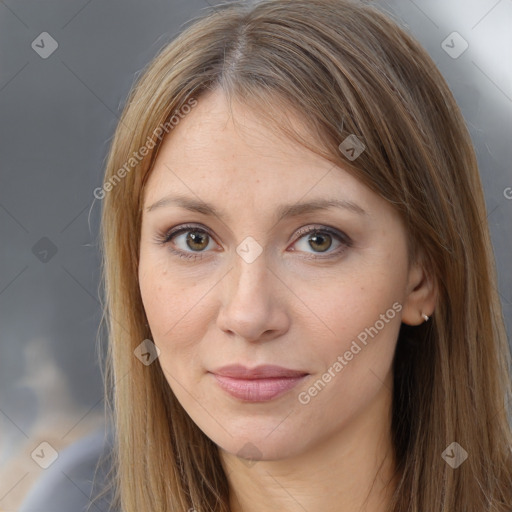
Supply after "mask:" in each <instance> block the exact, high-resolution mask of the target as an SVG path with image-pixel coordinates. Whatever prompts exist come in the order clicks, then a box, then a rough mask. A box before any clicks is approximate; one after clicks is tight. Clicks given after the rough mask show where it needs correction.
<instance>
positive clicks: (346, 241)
mask: <svg viewBox="0 0 512 512" xmlns="http://www.w3.org/2000/svg"><path fill="white" fill-rule="evenodd" d="M188 231H195V232H198V233H203V234H206V235H208V236H209V237H210V238H213V236H212V235H211V234H210V233H209V231H208V230H206V229H204V228H201V227H199V226H197V225H194V224H184V225H183V226H180V227H179V228H178V229H174V230H173V229H171V230H167V231H163V232H158V233H157V234H156V235H155V237H154V241H155V242H156V243H157V244H159V245H167V244H168V243H169V242H170V241H171V240H172V239H173V238H175V237H176V236H178V235H181V234H182V233H186V232H188ZM310 233H314V234H319V233H322V234H324V233H327V234H329V235H331V236H332V237H334V238H336V239H337V240H338V241H339V242H341V244H342V245H341V246H340V247H339V248H338V249H335V250H334V251H332V252H330V253H329V254H328V255H327V256H314V255H311V256H303V258H304V259H313V260H322V259H324V260H325V259H330V258H334V257H336V256H340V255H341V254H342V253H343V252H344V251H345V250H346V249H347V248H349V247H352V245H353V242H352V239H351V238H350V237H349V236H348V235H346V234H345V233H343V232H338V231H337V230H334V229H332V228H329V227H317V226H314V227H313V226H308V227H306V228H301V229H299V230H298V231H297V233H295V236H298V237H299V238H298V240H300V239H301V238H303V237H304V236H305V235H308V234H310ZM298 240H297V241H298ZM169 251H171V253H173V254H175V255H177V256H179V257H180V258H184V259H187V260H193V261H195V260H198V259H199V260H200V259H202V258H203V256H204V251H203V252H197V253H194V252H185V251H182V250H177V249H173V248H172V247H169Z"/></svg>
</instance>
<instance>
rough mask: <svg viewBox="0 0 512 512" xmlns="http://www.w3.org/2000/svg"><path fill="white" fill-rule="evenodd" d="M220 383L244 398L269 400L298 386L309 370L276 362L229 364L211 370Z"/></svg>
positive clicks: (240, 398)
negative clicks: (305, 370)
mask: <svg viewBox="0 0 512 512" xmlns="http://www.w3.org/2000/svg"><path fill="white" fill-rule="evenodd" d="M210 373H211V374H212V375H213V376H214V377H215V379H216V381H217V383H218V385H219V387H220V388H221V389H223V390H224V391H225V392H227V393H228V394H229V395H231V396H232V397H234V398H237V399H238V400H242V401H244V402H267V401H269V400H272V399H275V398H277V397H279V396H281V395H283V394H284V393H286V392H287V391H289V390H290V389H292V388H294V387H295V386H297V385H298V384H299V383H300V382H301V381H302V380H304V378H305V377H306V376H308V375H309V374H308V373H307V372H304V371H300V370H292V369H290V368H283V367H281V366H275V365H262V366H257V367H256V368H251V369H249V368H246V367H244V366H242V365H229V366H224V367H222V368H219V369H217V370H214V371H212V372H210Z"/></svg>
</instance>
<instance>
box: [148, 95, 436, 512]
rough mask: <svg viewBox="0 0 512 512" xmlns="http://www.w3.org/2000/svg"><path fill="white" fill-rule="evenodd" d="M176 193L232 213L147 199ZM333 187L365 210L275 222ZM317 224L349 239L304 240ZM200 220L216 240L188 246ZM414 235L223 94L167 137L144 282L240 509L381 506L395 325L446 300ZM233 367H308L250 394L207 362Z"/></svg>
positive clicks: (154, 326) (154, 188)
mask: <svg viewBox="0 0 512 512" xmlns="http://www.w3.org/2000/svg"><path fill="white" fill-rule="evenodd" d="M234 120H235V121H236V123H235V122H234ZM295 122H297V125H296V126H297V127H299V123H298V121H295ZM299 129H300V127H299ZM170 194H174V195H176V194H180V195H184V196H187V197H189V198H191V199H196V200H197V199H199V200H201V201H205V202H208V203H212V204H213V205H214V206H215V207H216V208H218V209H219V210H222V212H223V213H224V214H225V216H223V217H218V216H215V215H206V214H204V213H199V212H192V211H189V210H187V209H184V208H182V207H180V206H177V205H176V204H168V205H164V206H160V207H155V208H153V209H151V210H149V209H148V208H149V207H150V206H151V205H153V204H154V203H155V202H157V201H159V200H161V199H162V198H164V197H166V196H168V195H170ZM326 198H335V199H345V200H347V201H352V202H353V203H356V204H357V205H358V206H359V207H360V208H362V209H364V210H365V212H366V213H365V214H359V213H356V212H354V211H352V210H349V209H339V208H329V209H324V210H319V211H315V212H310V213H303V214H302V215H300V216H298V217H290V218H286V219H284V220H281V221H279V222H276V219H275V212H276V210H277V208H278V207H279V206H280V205H282V204H296V203H298V202H304V201H310V200H313V199H326ZM183 224H194V226H193V227H192V228H189V231H188V232H185V233H180V234H178V235H177V236H176V237H175V238H173V239H172V240H171V241H168V242H167V243H166V244H162V243H158V242H157V241H156V240H155V237H156V236H158V234H159V233H160V234H165V233H166V232H169V231H170V230H171V229H172V228H174V227H178V226H181V225H183ZM308 226H312V227H317V228H319V229H320V230H321V229H322V228H326V227H330V228H332V229H334V230H337V231H339V232H340V233H341V234H343V233H344V234H346V235H348V236H349V237H350V239H351V240H352V243H351V244H350V245H349V246H347V245H345V244H344V242H343V239H341V240H342V241H339V240H338V239H337V238H336V237H335V236H332V238H331V237H329V234H325V231H323V232H322V233H323V236H324V238H321V239H320V241H317V243H316V244H315V243H314V240H315V239H314V234H307V233H306V234H299V235H297V231H298V230H299V228H303V227H308ZM197 228H202V229H203V230H206V231H209V233H210V235H204V237H205V238H202V239H201V238H199V242H197V241H196V245H194V243H193V242H192V243H191V242H190V241H189V243H188V244H187V238H186V237H187V234H189V235H190V234H191V233H192V234H195V235H196V237H197V236H198V235H200V234H201V233H197V231H194V230H195V229H197ZM249 236H250V237H252V238H253V239H255V240H256V241H257V243H258V244H259V246H261V248H262V249H263V252H261V254H259V256H258V257H257V258H256V259H255V260H254V261H252V262H251V263H248V262H247V261H246V260H244V258H242V257H241V256H240V255H239V254H238V253H237V247H238V246H240V244H241V243H242V242H243V241H244V240H245V239H246V238H247V237H249ZM325 237H327V238H325ZM196 240H197V238H196ZM329 242H331V245H330V247H329ZM406 242H407V234H406V232H405V229H404V226H403V223H402V221H401V219H400V218H399V216H398V214H397V213H396V212H395V210H393V208H392V207H391V206H390V205H389V204H388V203H387V202H386V201H385V200H384V199H382V198H380V197H379V196H378V195H376V194H375V193H373V192H372V191H371V190H370V189H368V188H367V187H366V186H365V185H363V184H362V183H361V182H359V181H358V180H356V179H355V178H354V177H353V176H352V175H350V174H349V173H348V172H346V171H345V170H343V169H342V168H340V167H336V166H333V164H332V163H331V162H328V161H326V160H324V159H323V158H321V157H320V156H318V155H315V154H314V153H312V152H310V151H308V150H307V149H305V148H303V147H301V146H298V145H296V144H295V143H293V142H291V141H290V140H287V139H285V138H284V137H281V138H279V137H277V136H276V134H275V133H273V132H271V131H270V130H269V128H268V127H265V125H264V124H263V123H262V121H260V120H259V119H258V117H257V116H256V115H255V114H254V112H253V111H251V110H250V109H249V108H248V107H246V106H243V105H241V104H238V103H236V104H235V103H234V104H233V105H232V110H231V112H230V108H229V105H228V104H227V102H226V99H225V97H224V96H223V94H222V93H221V92H220V91H214V92H212V93H209V95H208V96H202V97H201V98H200V99H199V101H198V105H197V106H196V107H194V108H193V109H192V111H191V112H190V113H189V114H188V115H187V116H186V117H185V118H184V119H182V120H181V121H180V123H179V124H178V125H177V126H176V127H175V128H174V129H173V130H172V131H171V132H170V134H169V135H168V136H167V137H166V139H165V140H164V142H163V145H162V147H161V148H160V152H159V154H158V157H157V160H156V163H155V166H154V169H153V171H152V174H151V176H150V177H149V180H148V182H147V184H146V188H145V192H144V210H143V216H142V228H141V244H140V264H139V282H140V291H141V296H142V300H143V303H144V308H145V311H146V314H147V318H148V321H149V325H150V328H151V332H152V335H153V340H154V342H155V344H156V345H157V346H158V347H159V349H160V351H161V353H160V358H159V359H160V364H161V366H162V368H163V370H164V373H165V376H166V379H167V382H168V383H169V386H170V387H171V389H172V391H173V392H174V393H175V395H176V397H177V398H178V400H179V401H180V403H181V404H182V405H183V407H184V409H185V410H186V411H187V413H188V414H189V415H190V417H191V418H192V419H193V421H194V422H195V423H196V424H197V425H198V427H199V428H200V429H201V430H202V431H203V432H204V433H205V434H206V435H207V436H208V437H210V438H211V439H212V440H213V441H214V442H215V443H216V444H217V445H218V446H219V450H220V455H221V460H222V464H223V467H224V469H225V471H226V474H227V475H228V480H229V484H230V501H231V508H232V510H233V511H235V512H238V511H242V510H243V511H244V512H252V511H256V510H257V511H258V512H266V511H275V510H283V511H290V512H294V511H301V512H303V511H304V510H308V511H316V510H322V511H326V512H331V511H332V512H334V511H336V512H349V511H350V512H353V511H359V510H361V511H362V510H365V511H367V512H384V511H385V510H386V505H387V503H388V500H389V497H390V494H391V492H392V490H393V482H390V485H389V486H388V487H387V488H386V485H385V484H386V483H388V482H389V481H390V475H391V472H392V471H393V469H394V461H393V457H392V449H391V446H392V445H391V430H390V425H391V398H392V371H391V365H392V360H393V354H394V349H395V346H396V341H397V336H398V332H399V328H400V323H401V322H405V323H408V324H410V325H418V324H420V323H422V322H423V321H424V320H423V318H422V317H421V313H425V314H427V315H429V316H430V314H431V313H432V311H433V309H434V306H435V297H436V290H435V286H434V283H432V281H431V280H430V278H429V277H428V275H427V274H426V273H425V271H424V269H423V268H422V267H421V265H419V264H416V263H414V264H413V262H409V261H408V256H407V245H406ZM242 247H243V244H242ZM339 247H341V248H343V250H342V252H341V253H339V254H337V255H336V251H337V249H338V248H339ZM171 248H174V249H176V250H181V251H183V252H184V253H188V254H192V255H194V254H195V255H198V254H199V255H202V258H199V259H196V260H189V259H184V258H182V257H180V256H178V255H175V254H173V253H172V252H171V251H170V249H171ZM324 249H325V252H322V251H323V250H324ZM252 250H254V249H252ZM329 255H331V257H330V258H329V257H326V256H329ZM315 256H319V258H317V259H314V257H315ZM322 256H323V259H322V258H321V257H322ZM308 257H309V258H308ZM394 303H398V304H399V305H400V306H401V310H400V311H399V312H396V315H395V316H394V318H392V319H389V318H388V317H387V316H386V318H387V319H388V321H387V322H385V323H384V327H383V328H381V329H380V330H379V331H378V334H377V335H374V337H373V338H368V342H367V345H366V346H363V345H362V344H361V343H359V345H360V346H361V347H362V349H361V351H360V352H358V353H357V354H356V355H354V356H353V358H352V359H351V360H350V361H346V359H344V360H345V361H346V362H347V364H346V365H344V366H343V369H342V370H341V371H338V372H336V371H334V372H333V370H332V367H333V363H335V362H336V361H337V360H338V361H339V359H338V356H340V355H341V356H343V355H344V354H345V353H346V352H347V351H348V350H349V349H350V346H351V343H352V342H353V341H354V340H356V339H357V336H358V334H360V333H362V332H363V331H364V330H365V328H369V327H370V326H375V325H376V321H377V320H379V319H380V318H382V317H381V315H383V314H384V315H386V311H388V310H389V309H390V308H392V305H393V304H394ZM232 363H240V364H243V365H245V366H247V367H250V368H252V367H254V366H257V365H260V364H277V365H280V366H284V367H286V368H292V369H296V370H302V371H304V372H307V373H308V374H309V375H308V376H307V377H306V378H305V379H304V380H303V381H302V382H301V383H300V385H299V386H297V387H296V388H293V389H291V390H289V391H287V392H286V393H285V394H284V395H281V396H280V397H278V398H275V399H272V400H270V401H267V402H258V403H250V402H243V401H241V400H238V399H235V398H233V397H232V396H230V395H228V394H227V393H226V392H225V391H224V390H222V389H221V388H220V387H219V386H218V384H217V382H216V380H215V378H214V377H213V375H212V374H211V373H209V371H211V370H213V369H216V368H219V367H221V366H224V365H227V364H232ZM329 368H331V379H330V381H329V382H328V383H327V384H326V385H325V387H324V388H323V389H321V391H320V392H317V394H316V395H315V396H310V401H309V402H308V403H301V402H300V401H299V394H300V393H301V392H302V393H303V395H302V396H303V397H304V393H307V391H308V389H310V388H311V386H312V385H313V383H315V382H316V381H318V379H321V378H322V375H323V374H325V372H326V371H328V369H329ZM333 373H334V375H335V376H334V377H333V376H332V374H333ZM251 457H252V459H255V460H251ZM372 484H373V485H372Z"/></svg>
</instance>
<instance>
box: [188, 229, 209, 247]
mask: <svg viewBox="0 0 512 512" xmlns="http://www.w3.org/2000/svg"><path fill="white" fill-rule="evenodd" d="M207 237H208V235H207V234H206V233H200V232H199V231H189V232H188V235H187V245H188V246H189V247H190V248H191V249H195V250H201V249H204V248H205V247H207V246H208V242H207V241H206V244H204V242H205V240H207ZM201 242H202V243H201ZM190 243H191V244H192V245H190ZM198 246H199V247H198Z"/></svg>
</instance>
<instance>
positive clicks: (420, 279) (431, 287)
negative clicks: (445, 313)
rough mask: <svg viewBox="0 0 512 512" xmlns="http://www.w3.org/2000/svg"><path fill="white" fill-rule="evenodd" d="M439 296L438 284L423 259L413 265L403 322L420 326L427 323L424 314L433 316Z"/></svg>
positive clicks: (403, 311)
mask: <svg viewBox="0 0 512 512" xmlns="http://www.w3.org/2000/svg"><path fill="white" fill-rule="evenodd" d="M437 295H438V287H437V282H436V280H435V279H434V278H433V276H432V274H431V273H430V272H428V271H427V269H426V268H425V265H424V264H423V262H422V261H421V258H420V259H419V260H418V261H417V262H416V263H414V264H413V265H411V267H410V269H409V276H408V282H407V289H406V298H405V300H404V307H403V309H402V322H403V323H404V324H408V325H420V324H422V323H424V322H425V319H424V318H423V317H422V314H425V315H427V316H432V313H433V311H434V309H435V306H436V301H437Z"/></svg>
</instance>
